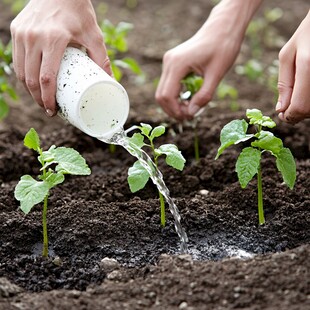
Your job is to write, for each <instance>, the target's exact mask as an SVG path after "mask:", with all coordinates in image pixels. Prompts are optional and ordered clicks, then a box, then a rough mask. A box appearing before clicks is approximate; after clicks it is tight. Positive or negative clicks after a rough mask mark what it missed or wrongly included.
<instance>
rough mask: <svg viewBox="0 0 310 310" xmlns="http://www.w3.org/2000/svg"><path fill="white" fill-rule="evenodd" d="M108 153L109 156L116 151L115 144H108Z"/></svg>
mask: <svg viewBox="0 0 310 310" xmlns="http://www.w3.org/2000/svg"><path fill="white" fill-rule="evenodd" d="M109 151H110V153H111V154H114V153H115V151H116V145H115V144H109Z"/></svg>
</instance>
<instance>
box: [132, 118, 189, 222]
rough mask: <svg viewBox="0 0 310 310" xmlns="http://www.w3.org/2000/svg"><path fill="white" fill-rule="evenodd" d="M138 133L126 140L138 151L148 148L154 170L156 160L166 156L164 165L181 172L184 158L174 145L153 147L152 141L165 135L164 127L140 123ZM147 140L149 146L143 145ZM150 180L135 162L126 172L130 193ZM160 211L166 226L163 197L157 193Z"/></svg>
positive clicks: (139, 164) (143, 169)
mask: <svg viewBox="0 0 310 310" xmlns="http://www.w3.org/2000/svg"><path fill="white" fill-rule="evenodd" d="M136 129H139V130H140V132H138V133H135V134H133V136H132V137H130V138H129V139H128V141H129V143H130V144H133V145H135V146H136V147H138V148H139V149H142V148H143V147H144V146H146V147H149V148H150V149H151V151H152V154H153V160H154V163H155V166H156V168H158V158H159V157H160V156H162V155H164V156H166V158H165V160H166V164H167V165H169V166H171V167H173V168H175V169H177V170H180V171H182V170H183V168H184V164H185V158H184V157H183V155H182V154H181V152H180V151H179V150H178V148H177V146H175V145H174V144H163V145H161V146H159V147H158V148H156V147H155V145H154V142H153V141H154V139H155V138H158V137H160V136H162V135H163V134H164V133H165V130H166V129H165V127H164V126H157V127H154V128H152V126H151V125H149V124H144V123H141V126H136ZM145 138H147V140H148V142H149V144H146V143H144V139H145ZM149 178H150V175H149V172H148V171H147V170H146V169H145V168H144V167H143V166H142V165H141V163H140V162H139V161H138V160H137V161H136V162H135V163H134V164H133V166H132V167H130V168H129V170H128V178H127V180H128V184H129V187H130V190H131V192H133V193H135V192H137V191H139V190H140V189H142V188H144V187H145V185H146V183H147V182H148V180H149ZM159 200H160V210H161V225H162V226H165V225H166V215H165V214H166V213H165V200H164V197H163V195H162V194H161V193H160V192H159Z"/></svg>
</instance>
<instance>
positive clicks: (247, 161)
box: [236, 147, 261, 188]
mask: <svg viewBox="0 0 310 310" xmlns="http://www.w3.org/2000/svg"><path fill="white" fill-rule="evenodd" d="M260 160H261V152H260V151H259V150H257V149H254V148H252V147H246V148H244V149H243V150H242V152H241V153H240V155H239V157H238V160H237V162H236V172H237V174H238V179H239V182H240V184H241V187H242V188H245V187H246V186H247V185H248V183H249V182H250V181H251V180H252V178H253V177H254V175H255V174H256V173H257V172H258V167H259V163H260Z"/></svg>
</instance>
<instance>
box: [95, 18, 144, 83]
mask: <svg viewBox="0 0 310 310" xmlns="http://www.w3.org/2000/svg"><path fill="white" fill-rule="evenodd" d="M100 28H101V31H102V33H103V35H104V40H105V44H106V45H107V52H108V56H109V59H110V61H111V67H112V71H113V75H114V77H115V79H116V80H117V81H120V80H121V78H122V76H123V73H122V70H121V69H128V70H130V71H131V72H132V73H134V74H136V75H137V76H138V77H139V79H140V80H141V81H144V74H143V72H142V70H141V68H140V66H139V64H138V63H137V62H136V60H135V59H133V58H131V57H123V58H122V59H118V56H119V54H120V53H126V52H127V51H128V43H127V35H128V32H129V31H130V30H132V29H133V25H132V24H130V23H126V22H120V23H118V24H117V25H116V26H114V25H113V24H112V23H111V22H110V21H109V20H107V19H105V20H104V21H103V22H102V24H101V27H100Z"/></svg>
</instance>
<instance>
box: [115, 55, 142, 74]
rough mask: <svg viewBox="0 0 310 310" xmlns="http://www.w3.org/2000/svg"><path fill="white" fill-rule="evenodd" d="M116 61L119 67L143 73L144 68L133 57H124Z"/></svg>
mask: <svg viewBox="0 0 310 310" xmlns="http://www.w3.org/2000/svg"><path fill="white" fill-rule="evenodd" d="M114 63H115V65H117V66H118V67H121V68H124V69H129V70H131V71H132V72H133V73H135V74H137V75H141V74H142V70H141V68H140V66H139V64H138V63H137V62H136V61H135V60H134V59H133V58H130V57H125V58H123V59H115V61H114Z"/></svg>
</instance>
